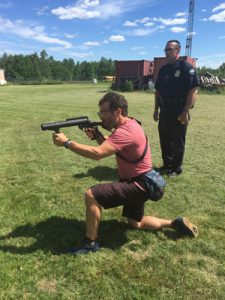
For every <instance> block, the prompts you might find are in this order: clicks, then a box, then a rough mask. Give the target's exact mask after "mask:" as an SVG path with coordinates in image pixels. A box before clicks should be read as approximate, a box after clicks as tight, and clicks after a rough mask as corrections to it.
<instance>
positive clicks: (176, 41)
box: [166, 40, 181, 49]
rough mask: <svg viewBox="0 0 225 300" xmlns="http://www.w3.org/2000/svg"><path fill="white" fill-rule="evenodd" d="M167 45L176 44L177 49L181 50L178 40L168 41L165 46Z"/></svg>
mask: <svg viewBox="0 0 225 300" xmlns="http://www.w3.org/2000/svg"><path fill="white" fill-rule="evenodd" d="M169 43H176V44H177V46H178V48H179V49H181V44H180V42H179V41H178V40H169V41H168V42H167V43H166V44H167V45H168V44H169Z"/></svg>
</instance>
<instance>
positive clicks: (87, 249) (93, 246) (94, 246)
mask: <svg viewBox="0 0 225 300" xmlns="http://www.w3.org/2000/svg"><path fill="white" fill-rule="evenodd" d="M99 249H100V246H99V244H98V242H97V241H93V242H91V243H85V244H83V246H81V247H73V248H71V249H69V251H68V253H69V254H72V255H78V254H88V253H91V252H97V251H98V250H99Z"/></svg>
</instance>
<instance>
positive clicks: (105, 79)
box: [102, 76, 115, 82]
mask: <svg viewBox="0 0 225 300" xmlns="http://www.w3.org/2000/svg"><path fill="white" fill-rule="evenodd" d="M102 80H103V81H108V82H112V81H114V80H115V76H103V77H102Z"/></svg>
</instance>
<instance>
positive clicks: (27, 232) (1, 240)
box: [0, 216, 130, 255]
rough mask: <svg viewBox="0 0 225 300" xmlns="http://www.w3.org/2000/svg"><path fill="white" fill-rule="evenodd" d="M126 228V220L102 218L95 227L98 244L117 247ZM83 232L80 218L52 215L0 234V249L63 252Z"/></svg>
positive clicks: (80, 237) (124, 240)
mask: <svg viewBox="0 0 225 300" xmlns="http://www.w3.org/2000/svg"><path fill="white" fill-rule="evenodd" d="M128 229H130V227H129V226H128V225H127V224H126V223H120V222H118V221H116V220H109V221H102V222H101V224H100V230H99V242H100V245H102V247H104V248H110V249H112V250H114V249H118V248H120V247H121V246H122V245H124V244H125V243H126V242H127V237H126V234H125V233H126V231H127V230H128ZM84 233H85V222H84V221H77V220H74V219H66V218H62V217H57V216H54V217H51V218H49V219H47V220H44V221H42V222H39V223H36V224H31V223H28V224H26V225H23V226H18V227H17V228H15V229H14V230H13V231H12V232H10V233H9V234H7V235H5V236H1V237H0V251H2V252H10V253H14V254H28V253H32V252H36V251H39V250H41V251H43V252H45V253H47V252H51V253H52V254H55V255H60V254H65V253H67V250H68V248H70V247H71V246H76V245H79V242H80V241H81V240H82V238H83V236H84ZM30 239H31V240H30ZM33 240H35V241H34V242H33ZM30 241H32V242H33V243H32V244H31V245H28V246H24V244H26V243H29V242H30Z"/></svg>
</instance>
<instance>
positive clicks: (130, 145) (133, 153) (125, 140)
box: [106, 119, 152, 180]
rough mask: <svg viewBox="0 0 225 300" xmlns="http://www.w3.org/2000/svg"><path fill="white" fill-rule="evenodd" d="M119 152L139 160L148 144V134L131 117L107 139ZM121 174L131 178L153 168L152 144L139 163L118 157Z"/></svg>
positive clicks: (127, 178)
mask: <svg viewBox="0 0 225 300" xmlns="http://www.w3.org/2000/svg"><path fill="white" fill-rule="evenodd" d="M106 142H107V143H109V144H110V145H112V146H113V147H114V148H116V149H117V150H118V152H119V153H120V154H121V155H122V156H123V157H124V158H126V159H128V160H138V159H139V158H140V157H141V155H142V154H143V152H144V149H145V146H146V136H145V133H144V130H143V128H142V127H141V126H140V125H139V124H138V123H137V121H136V120H135V119H129V120H128V121H127V122H126V123H124V124H122V125H121V126H119V127H118V128H117V129H116V130H115V131H114V132H113V133H112V134H111V135H110V136H109V137H108V139H107V140H106ZM116 160H117V166H118V171H119V176H120V178H121V179H125V180H129V179H132V178H135V177H137V176H140V175H142V174H143V173H146V172H148V171H149V170H151V169H152V159H151V151H150V146H149V145H148V149H147V152H146V154H145V156H144V158H143V159H142V160H141V161H139V162H138V163H130V162H127V161H125V160H123V159H121V158H120V157H118V156H117V157H116Z"/></svg>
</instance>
